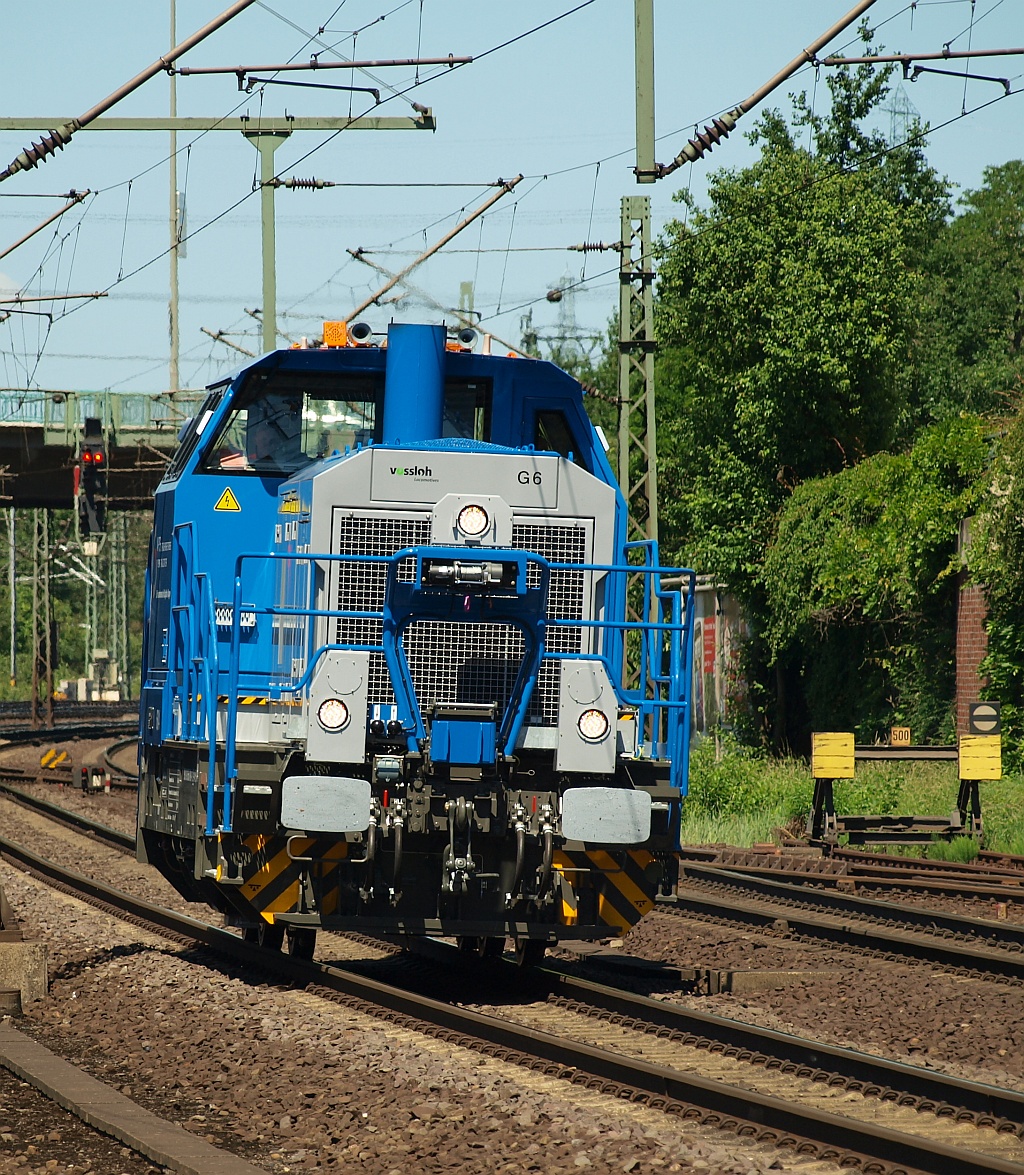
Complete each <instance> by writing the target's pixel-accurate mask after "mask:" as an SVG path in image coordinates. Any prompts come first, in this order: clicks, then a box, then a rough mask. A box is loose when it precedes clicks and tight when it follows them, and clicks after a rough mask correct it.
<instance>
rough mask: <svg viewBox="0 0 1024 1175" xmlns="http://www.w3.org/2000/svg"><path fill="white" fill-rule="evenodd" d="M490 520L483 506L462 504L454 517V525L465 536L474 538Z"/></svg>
mask: <svg viewBox="0 0 1024 1175" xmlns="http://www.w3.org/2000/svg"><path fill="white" fill-rule="evenodd" d="M490 524H491V520H490V518H489V517H488V516H487V511H486V510H485V509H484V508H483V506H463V507H462V509H461V510H460V511H459V517H458V518H457V519H456V525H457V526H458V528H459V530H461V531H462V533H463V534H464V535H465V536H466V538H470V539H475V538H479V537H480V535H482V534H483V533H484V531H485V530H486V529H487V528H488V526H490Z"/></svg>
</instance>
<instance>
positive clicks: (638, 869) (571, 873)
mask: <svg viewBox="0 0 1024 1175" xmlns="http://www.w3.org/2000/svg"><path fill="white" fill-rule="evenodd" d="M654 860H655V858H654V854H653V853H649V852H647V850H646V849H634V850H631V851H628V852H624V851H620V852H607V851H605V850H603V849H595V850H593V851H592V852H589V853H565V852H556V853H555V856H554V867H555V869H557V870H558V871H559V873H561V874H562V877H563V878H564V880H565V881H566V882H567V883H568V886H567V885H563V886H562V912H561V921H562V923H563V925H566V926H573V925H576V923H577V920H578V918H577V910H576V904H575V902H570V901H567V899H566V889H567V888H568V887H569V886H571V887H572V889H573V890H574V891H575V893H574V895H573V896H574V898H575V897H576V896H577V895H578V894H579V892H580V890H581V889H582V887H584V886H587V885H592V886H594V887H595V888H596V890H597V916H598V919H599V921H600V922H601V923H603V924H604V925H606V926H609V927H612V928H613V929H614V930H615V932H616V933H618V934H625V933H626V931H627V930H628V929H629V928H630V927H631V926H633V925H635V924H636V923H637V922H639V921H640V919H641V918H642V917H643V916H644V915H645V914H647V913H649V912H650V911H651V910H653V909H654V894H655V891H656V890H657V882H656V881H654V880H652V878H651V877H649V876H648V872H647V870H648V866H650V865H652V864H654Z"/></svg>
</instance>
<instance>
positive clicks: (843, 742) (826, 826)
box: [807, 731, 855, 844]
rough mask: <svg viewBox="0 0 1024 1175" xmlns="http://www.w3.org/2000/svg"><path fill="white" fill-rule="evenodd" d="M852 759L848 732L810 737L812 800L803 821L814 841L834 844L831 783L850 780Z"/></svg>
mask: <svg viewBox="0 0 1024 1175" xmlns="http://www.w3.org/2000/svg"><path fill="white" fill-rule="evenodd" d="M854 771H855V758H854V749H853V734H852V732H848V731H825V732H823V731H815V733H814V734H813V735H812V736H811V775H812V776H813V777H814V799H813V801H812V803H811V814H810V816H809V817H808V820H807V834H808V836H810V837H812V838H814V839H815V840H826V841H828V842H829V843H831V844H835V843H836V842H837V840H838V836H839V834H838V831H837V827H836V803H835V796H834V794H833V787H832V785H833V783H834V781H835V780H837V779H853V777H854Z"/></svg>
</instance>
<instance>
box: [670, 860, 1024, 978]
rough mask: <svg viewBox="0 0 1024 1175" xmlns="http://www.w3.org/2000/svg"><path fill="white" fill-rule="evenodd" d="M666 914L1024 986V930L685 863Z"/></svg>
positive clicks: (983, 920) (1003, 923)
mask: <svg viewBox="0 0 1024 1175" xmlns="http://www.w3.org/2000/svg"><path fill="white" fill-rule="evenodd" d="M681 873H682V876H683V879H684V880H683V882H682V883H681V885H680V886H679V889H678V891H677V893H676V894H675V895H673V896H663V897H659V898H658V899H657V901H658V907H659V908H660V909H664V910H668V911H671V912H674V913H677V914H683V915H687V916H693V917H697V918H700V919H705V920H710V921H716V922H724V923H742V924H745V925H748V926H752V927H759V928H768V929H774V930H781V931H783V932H785V933H788V934H792V935H796V936H798V937H804V938H807V939H810V940H813V941H816V942H827V943H832V944H834V945H838V946H843V947H853V948H856V949H859V950H866V951H870V952H874V953H881V954H882V955H884V956H885V957H886V958H889V959H892V960H896V961H905V960H907V959H914V960H919V961H923V962H929V963H934V964H937V965H940V966H943V967H949V968H952V969H954V970H955V971H957V972H959V973H961V974H964V975H970V974H973V975H978V974H980V975H985V976H987V977H989V978H999V979H1003V980H1006V981H1011V982H1018V983H1019V982H1024V927H1020V926H1016V925H1013V924H1007V923H1005V922H996V921H989V920H987V919H982V918H967V917H964V916H963V915H958V914H948V913H944V912H942V911H938V910H930V909H923V908H921V907H918V906H901V905H897V904H895V903H891V902H880V901H876V900H873V899H870V898H858V897H854V896H851V895H846V894H838V893H832V892H830V891H827V890H820V889H815V890H809V889H806V888H804V887H802V886H800V885H795V884H790V883H787V882H782V881H777V880H774V879H767V878H763V877H756V876H751V875H749V874H744V873H736V872H733V871H730V870H728V869H719V868H716V867H713V866H703V865H701V866H696V865H690V864H686V865H684V866H683V867H682V870H681Z"/></svg>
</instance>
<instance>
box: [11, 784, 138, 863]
mask: <svg viewBox="0 0 1024 1175" xmlns="http://www.w3.org/2000/svg"><path fill="white" fill-rule="evenodd" d="M3 774H4V772H3V769H2V768H0V778H2V776H3ZM0 795H3V796H5V797H6V798H7V799H9V800H12V801H13V802H14V803H17V804H22V805H23V806H24V807H26V808H31V809H32V811H34V812H40V813H42V815H44V816H47V817H48V818H49V819H51V820H54V821H57V822H58V823H60V824H64V825H66V826H67V827H68V828H74V829H75V830H76V831H78V832H85V833H89V834H90V835H92V836H94V837H96V839H97V840H101V841H103V842H104V843H105V844H108V845H110V846H112V847H113V848H116V849H120V850H122V851H123V852H128V853H132V854H133V855H134V853H135V837H134V836H129V835H128V834H127V833H124V832H120V831H118V829H116V828H111V827H110V825H109V824H101V823H100V822H99V821H98V820H91V819H90V818H89V817H88V816H82V815H81V814H80V813H78V812H72V811H71V810H70V809H69V808H62V807H61V806H60V804H51V803H50V801H49V800H44V799H41V798H40V797H39V796H32V795H29V794H28V793H27V792H23V791H22V790H21V789H20V788H17V787H11V785H10V784H7V783H0Z"/></svg>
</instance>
